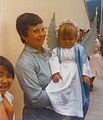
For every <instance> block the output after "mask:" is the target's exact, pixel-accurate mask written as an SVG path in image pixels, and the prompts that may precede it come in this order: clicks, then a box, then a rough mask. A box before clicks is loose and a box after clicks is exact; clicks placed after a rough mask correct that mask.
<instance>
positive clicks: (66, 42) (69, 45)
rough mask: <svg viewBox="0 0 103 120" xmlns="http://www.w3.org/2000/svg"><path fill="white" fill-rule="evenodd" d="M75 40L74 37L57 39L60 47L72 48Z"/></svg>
mask: <svg viewBox="0 0 103 120" xmlns="http://www.w3.org/2000/svg"><path fill="white" fill-rule="evenodd" d="M76 41H77V40H76V39H75V37H73V38H71V39H66V40H64V39H60V40H59V42H60V46H61V47H62V48H72V47H73V46H74V45H75V43H76Z"/></svg>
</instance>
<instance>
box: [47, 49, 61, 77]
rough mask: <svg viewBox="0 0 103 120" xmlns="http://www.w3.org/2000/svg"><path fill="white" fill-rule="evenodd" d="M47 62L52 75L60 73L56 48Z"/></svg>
mask: <svg viewBox="0 0 103 120" xmlns="http://www.w3.org/2000/svg"><path fill="white" fill-rule="evenodd" d="M49 62H50V67H51V71H52V75H53V74H55V73H59V72H60V63H59V58H58V56H57V48H55V49H54V50H53V51H52V56H51V58H50V60H49Z"/></svg>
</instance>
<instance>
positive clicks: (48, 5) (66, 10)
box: [0, 0, 89, 120]
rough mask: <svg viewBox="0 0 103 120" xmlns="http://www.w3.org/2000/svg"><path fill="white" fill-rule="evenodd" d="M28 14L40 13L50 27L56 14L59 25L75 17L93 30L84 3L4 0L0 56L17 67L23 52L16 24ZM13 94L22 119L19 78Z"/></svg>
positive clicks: (80, 0)
mask: <svg viewBox="0 0 103 120" xmlns="http://www.w3.org/2000/svg"><path fill="white" fill-rule="evenodd" d="M24 12H33V13H37V14H39V15H40V16H41V17H42V18H43V20H44V21H45V24H46V25H47V26H48V24H49V22H50V19H51V17H52V14H53V12H55V13H56V23H57V24H58V23H59V22H60V21H61V20H62V19H63V18H72V19H73V20H75V21H76V23H77V24H78V25H79V27H81V28H89V20H88V16H87V13H86V9H85V4H84V0H0V55H3V56H5V57H7V58H8V59H10V60H11V62H12V63H13V65H14V66H15V63H16V59H17V58H18V56H19V54H20V52H21V51H22V49H23V45H22V43H21V42H20V38H19V36H18V34H17V32H16V29H15V21H16V18H17V16H18V15H20V14H21V13H24ZM10 91H11V92H12V93H13V95H14V96H15V100H14V107H15V110H16V118H17V119H16V120H21V113H22V107H23V97H22V91H21V89H20V87H19V84H18V81H17V79H16V78H15V80H14V83H13V85H12V87H11V89H10Z"/></svg>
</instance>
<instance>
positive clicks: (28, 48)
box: [24, 45, 50, 54]
mask: <svg viewBox="0 0 103 120" xmlns="http://www.w3.org/2000/svg"><path fill="white" fill-rule="evenodd" d="M24 49H25V50H27V51H29V52H34V53H37V52H38V50H37V49H35V48H32V47H30V46H29V45H25V48H24ZM42 49H43V51H44V54H48V52H50V50H49V49H45V48H42Z"/></svg>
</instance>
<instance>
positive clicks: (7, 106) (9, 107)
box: [3, 96, 14, 120]
mask: <svg viewBox="0 0 103 120" xmlns="http://www.w3.org/2000/svg"><path fill="white" fill-rule="evenodd" d="M3 104H4V107H5V110H6V113H7V117H8V120H13V114H14V109H13V106H12V105H11V104H10V102H9V101H8V99H7V98H6V97H5V96H4V97H3Z"/></svg>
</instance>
